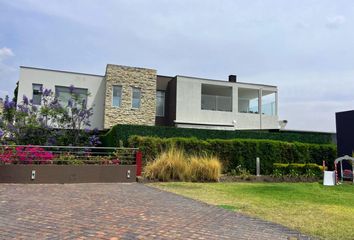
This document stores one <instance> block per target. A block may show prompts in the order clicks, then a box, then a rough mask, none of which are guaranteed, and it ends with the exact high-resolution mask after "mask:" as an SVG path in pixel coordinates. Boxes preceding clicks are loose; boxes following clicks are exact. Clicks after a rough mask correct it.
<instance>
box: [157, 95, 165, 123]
mask: <svg viewBox="0 0 354 240" xmlns="http://www.w3.org/2000/svg"><path fill="white" fill-rule="evenodd" d="M158 92H160V93H163V108H162V115H158V114H157V93H158ZM165 107H166V91H164V90H157V91H156V117H165Z"/></svg>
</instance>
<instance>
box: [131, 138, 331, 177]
mask: <svg viewBox="0 0 354 240" xmlns="http://www.w3.org/2000/svg"><path fill="white" fill-rule="evenodd" d="M129 144H130V146H132V147H139V148H140V149H141V150H142V152H143V156H144V160H145V161H150V160H152V159H154V158H155V157H156V156H157V154H158V153H160V152H161V151H163V150H165V149H167V148H169V147H170V146H172V145H174V146H176V147H178V148H181V149H184V150H185V151H186V152H187V153H189V154H199V153H209V154H215V155H217V156H218V157H219V158H220V160H221V161H222V163H223V166H224V171H225V172H228V171H231V169H235V168H236V167H237V166H238V165H241V166H242V167H243V168H245V169H247V170H249V171H250V172H251V173H255V166H256V163H255V162H256V157H260V159H261V171H262V174H271V173H272V171H273V163H316V164H319V165H322V160H325V161H326V163H327V166H328V164H330V163H333V161H334V159H335V158H336V146H335V145H333V144H308V143H297V142H294V143H288V142H282V141H274V140H255V139H231V140H223V139H209V140H199V139H197V138H156V137H142V136H132V137H130V138H129Z"/></svg>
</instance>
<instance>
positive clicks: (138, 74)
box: [104, 64, 156, 129]
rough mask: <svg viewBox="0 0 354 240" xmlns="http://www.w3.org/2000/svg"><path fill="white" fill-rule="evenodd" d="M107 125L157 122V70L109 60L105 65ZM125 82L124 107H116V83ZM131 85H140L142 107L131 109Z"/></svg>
mask: <svg viewBox="0 0 354 240" xmlns="http://www.w3.org/2000/svg"><path fill="white" fill-rule="evenodd" d="M105 80H106V96H105V111H104V128H105V129H107V128H110V127H112V126H114V125H116V124H138V125H155V115H156V70H153V69H146V68H135V67H127V66H120V65H112V64H108V65H107V68H106V75H105ZM114 85H118V86H122V103H121V107H119V108H118V107H113V105H112V97H113V95H112V94H113V93H112V91H113V86H114ZM132 87H137V88H140V89H141V103H140V108H139V109H132Z"/></svg>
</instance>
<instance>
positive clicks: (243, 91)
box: [238, 88, 259, 114]
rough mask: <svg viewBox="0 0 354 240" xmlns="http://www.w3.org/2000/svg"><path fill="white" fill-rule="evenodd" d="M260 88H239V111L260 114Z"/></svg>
mask: <svg viewBox="0 0 354 240" xmlns="http://www.w3.org/2000/svg"><path fill="white" fill-rule="evenodd" d="M258 100H259V90H258V89H250V88H239V89H238V112H240V113H256V114H258V113H259V111H258Z"/></svg>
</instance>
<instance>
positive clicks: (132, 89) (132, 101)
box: [131, 87, 141, 109]
mask: <svg viewBox="0 0 354 240" xmlns="http://www.w3.org/2000/svg"><path fill="white" fill-rule="evenodd" d="M134 90H139V106H138V107H134V106H133V103H134ZM131 91H132V98H131V108H132V109H140V107H141V88H139V87H131Z"/></svg>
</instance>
